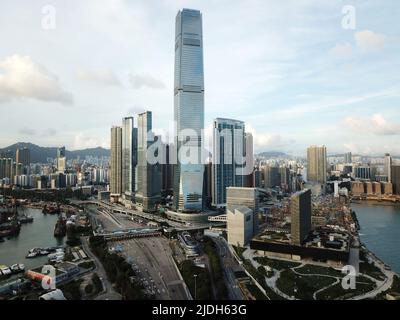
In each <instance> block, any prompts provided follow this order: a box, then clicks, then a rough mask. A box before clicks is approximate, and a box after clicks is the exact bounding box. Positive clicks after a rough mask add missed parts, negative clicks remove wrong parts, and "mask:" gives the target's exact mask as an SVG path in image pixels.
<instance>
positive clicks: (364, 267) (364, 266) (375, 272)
mask: <svg viewBox="0 0 400 320" xmlns="http://www.w3.org/2000/svg"><path fill="white" fill-rule="evenodd" d="M360 272H361V273H365V274H367V275H369V276H370V277H372V278H375V279H377V280H385V275H384V274H383V273H382V271H381V270H380V269H379V268H378V267H377V266H375V265H374V264H372V263H368V262H364V261H362V262H360Z"/></svg>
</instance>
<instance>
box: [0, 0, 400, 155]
mask: <svg viewBox="0 0 400 320" xmlns="http://www.w3.org/2000/svg"><path fill="white" fill-rule="evenodd" d="M182 8H191V9H198V10H200V11H201V12H202V15H203V41H204V44H203V49H204V73H205V129H206V134H207V135H208V136H209V135H210V134H211V127H212V120H213V119H214V118H216V117H226V118H233V119H239V120H243V121H245V122H246V129H247V131H249V132H251V133H252V134H253V136H254V149H255V151H256V152H261V151H283V152H287V153H289V154H293V155H304V154H305V153H306V148H307V147H308V146H309V145H322V144H325V145H326V146H327V149H328V153H330V154H332V153H341V152H348V151H351V152H353V153H358V154H371V155H379V154H383V153H385V152H390V153H392V154H395V155H400V143H399V138H400V22H399V20H398V17H400V2H399V1H398V0H392V1H390V0H373V1H372V0H371V1H369V0H353V1H350V0H348V1H341V0H330V1H320V0H282V1H272V0H271V1H269V0H246V1H238V0H218V1H211V0H200V1H191V0H188V1H182V0H159V1H150V0H143V1H139V0H130V1H127V0H126V1H123V0H87V1H77V0H69V1H62V0H60V1H51V0H46V1H38V0H32V1H23V0H1V3H0V41H1V45H0V147H6V146H8V145H10V144H13V143H16V142H32V143H36V144H39V145H41V146H60V145H65V146H66V147H67V149H70V150H76V149H82V148H88V147H96V146H102V147H106V148H109V145H110V128H111V126H113V125H120V124H121V119H122V117H125V116H135V114H136V113H138V112H142V111H144V110H150V111H152V112H153V128H154V129H155V131H156V132H161V130H163V129H168V127H169V126H170V122H171V121H172V120H173V76H174V75H173V72H174V35H175V30H174V28H175V16H176V14H177V12H178V10H179V9H182Z"/></svg>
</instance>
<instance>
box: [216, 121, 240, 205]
mask: <svg viewBox="0 0 400 320" xmlns="http://www.w3.org/2000/svg"><path fill="white" fill-rule="evenodd" d="M212 154H213V161H212V205H213V206H215V207H225V206H226V188H227V187H243V186H244V175H243V170H242V167H243V165H242V163H241V162H240V161H241V160H242V158H243V156H244V155H245V124H244V122H243V121H240V120H233V119H223V118H217V119H215V120H214V126H213V153H212Z"/></svg>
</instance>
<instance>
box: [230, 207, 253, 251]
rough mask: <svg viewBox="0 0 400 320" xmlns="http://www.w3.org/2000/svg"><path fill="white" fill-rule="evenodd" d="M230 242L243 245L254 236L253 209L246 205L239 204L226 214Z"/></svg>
mask: <svg viewBox="0 0 400 320" xmlns="http://www.w3.org/2000/svg"><path fill="white" fill-rule="evenodd" d="M226 223H227V225H226V226H227V231H228V243H229V244H230V245H234V246H240V247H243V246H245V245H247V244H248V243H249V242H250V240H251V239H252V237H253V234H254V232H253V210H251V209H250V208H248V207H245V206H238V207H235V208H233V209H230V210H227V216H226Z"/></svg>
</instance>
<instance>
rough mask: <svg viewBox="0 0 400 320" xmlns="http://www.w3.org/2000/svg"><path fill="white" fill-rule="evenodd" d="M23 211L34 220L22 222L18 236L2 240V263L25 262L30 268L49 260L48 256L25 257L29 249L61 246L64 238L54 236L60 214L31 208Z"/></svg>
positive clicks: (0, 243) (0, 255)
mask: <svg viewBox="0 0 400 320" xmlns="http://www.w3.org/2000/svg"><path fill="white" fill-rule="evenodd" d="M23 213H25V214H26V215H31V216H32V217H33V219H34V220H33V222H31V223H24V224H22V225H21V231H20V233H19V235H18V236H15V237H11V238H10V239H7V238H4V240H5V241H4V242H0V265H1V264H5V265H8V266H10V265H12V264H14V263H23V264H24V265H25V269H26V270H28V269H32V268H36V267H39V266H42V265H43V264H45V263H47V262H48V258H47V256H42V257H36V258H32V259H27V258H25V257H26V255H27V254H28V251H29V249H31V248H34V247H39V248H43V247H54V246H61V245H63V244H64V239H63V238H62V239H58V238H55V237H54V226H55V224H56V221H57V219H58V215H49V214H47V215H46V214H43V213H42V210H40V209H31V208H25V209H24V210H23Z"/></svg>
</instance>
